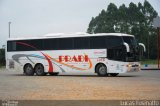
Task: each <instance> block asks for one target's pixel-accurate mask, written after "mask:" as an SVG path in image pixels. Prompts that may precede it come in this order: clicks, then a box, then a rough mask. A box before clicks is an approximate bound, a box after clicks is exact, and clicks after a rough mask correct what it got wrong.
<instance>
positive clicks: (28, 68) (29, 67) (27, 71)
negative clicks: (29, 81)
mask: <svg viewBox="0 0 160 106" xmlns="http://www.w3.org/2000/svg"><path fill="white" fill-rule="evenodd" d="M24 73H25V74H26V75H28V76H32V75H34V70H33V67H32V65H31V64H26V65H25V66H24Z"/></svg>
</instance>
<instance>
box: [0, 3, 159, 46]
mask: <svg viewBox="0 0 160 106" xmlns="http://www.w3.org/2000/svg"><path fill="white" fill-rule="evenodd" d="M148 1H149V2H150V3H151V5H152V6H153V7H154V9H155V10H156V11H157V12H158V13H159V14H160V0H148ZM111 2H112V3H115V4H116V5H117V6H120V5H121V4H123V3H124V4H126V6H128V4H129V3H130V2H134V3H136V4H137V3H138V2H144V0H0V48H1V47H2V45H3V44H5V41H6V39H7V38H8V22H9V21H11V37H27V36H29V37H30V36H43V35H45V34H48V33H70V32H86V30H87V27H88V24H89V22H90V20H91V17H95V16H97V15H98V14H99V13H100V11H101V10H102V9H105V10H106V9H107V6H108V4H109V3H111Z"/></svg>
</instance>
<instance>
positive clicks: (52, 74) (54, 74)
mask: <svg viewBox="0 0 160 106" xmlns="http://www.w3.org/2000/svg"><path fill="white" fill-rule="evenodd" d="M58 74H59V72H53V73H49V75H51V76H57V75H58Z"/></svg>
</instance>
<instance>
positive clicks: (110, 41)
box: [106, 36, 123, 48]
mask: <svg viewBox="0 0 160 106" xmlns="http://www.w3.org/2000/svg"><path fill="white" fill-rule="evenodd" d="M122 44H123V40H122V38H121V37H119V36H106V46H107V48H113V47H117V46H121V45H122Z"/></svg>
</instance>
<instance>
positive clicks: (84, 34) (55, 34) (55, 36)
mask: <svg viewBox="0 0 160 106" xmlns="http://www.w3.org/2000/svg"><path fill="white" fill-rule="evenodd" d="M90 36H131V37H134V36H133V35H130V34H123V33H96V34H89V33H79V32H78V33H68V34H65V33H51V34H46V35H44V36H38V37H24V38H22V37H18V38H8V39H7V40H27V39H28V40H30V39H48V38H70V37H90Z"/></svg>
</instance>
